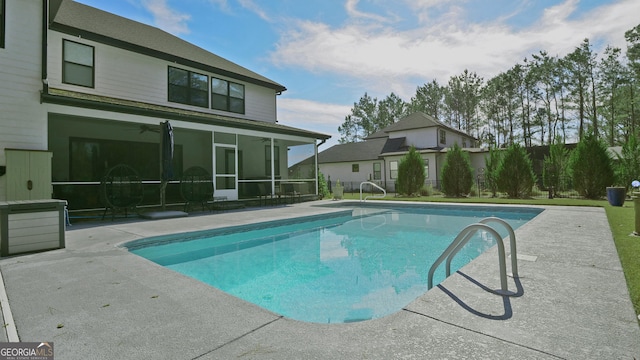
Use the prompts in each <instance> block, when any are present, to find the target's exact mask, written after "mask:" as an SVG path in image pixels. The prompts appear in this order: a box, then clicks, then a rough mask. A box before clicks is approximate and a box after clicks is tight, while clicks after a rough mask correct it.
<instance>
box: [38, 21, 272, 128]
mask: <svg viewBox="0 0 640 360" xmlns="http://www.w3.org/2000/svg"><path fill="white" fill-rule="evenodd" d="M62 38H67V39H69V40H73V41H76V42H81V43H84V44H87V45H91V46H94V48H95V56H96V58H95V64H96V66H95V84H94V88H82V89H80V90H81V91H83V92H86V93H89V94H95V95H100V96H107V97H113V98H119V99H127V100H133V101H140V102H145V103H150V104H156V105H163V106H171V107H174V108H182V109H189V110H195V111H201V112H208V113H212V114H220V115H226V116H233V117H238V118H244V119H251V120H259V121H267V122H272V123H274V122H275V121H276V92H275V90H274V89H270V88H266V87H263V86H259V85H255V84H251V83H244V82H242V81H238V80H237V79H232V78H227V77H223V76H220V75H218V74H214V73H207V72H206V71H203V70H201V69H195V68H191V67H188V66H182V65H180V66H178V64H174V63H170V62H167V61H164V60H160V59H157V58H153V57H150V56H146V55H141V54H137V53H134V52H131V51H127V50H123V49H120V48H115V47H112V46H107V45H104V44H100V43H96V42H92V41H88V40H85V39H77V38H73V37H70V36H67V35H65V34H61V33H58V32H55V31H49V55H48V61H49V66H48V68H49V86H51V87H55V88H60V89H66V90H72V91H80V90H79V89H78V87H77V86H72V85H69V84H64V83H62V73H61V71H62V70H61V69H62V63H61V62H62ZM58 44H59V45H58ZM168 66H175V67H178V68H180V69H184V70H188V71H192V72H195V73H199V74H203V75H207V76H209V77H216V78H220V79H223V80H227V81H231V82H235V83H238V84H241V85H244V88H245V90H244V91H245V113H244V114H236V113H231V112H228V111H220V110H213V109H210V108H202V107H199V106H193V105H186V104H179V103H173V102H169V101H168V95H167V94H168V79H167V76H168V75H167V68H168Z"/></svg>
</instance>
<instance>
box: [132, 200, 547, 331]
mask: <svg viewBox="0 0 640 360" xmlns="http://www.w3.org/2000/svg"><path fill="white" fill-rule="evenodd" d="M388 206H389V205H387V206H386V207H379V206H366V207H359V208H355V209H350V210H345V211H338V212H336V213H333V214H330V215H320V216H318V215H316V216H310V217H303V218H296V219H289V220H283V221H275V222H265V223H258V224H253V225H246V226H237V227H230V228H223V229H215V230H211V231H205V232H196V233H186V234H181V235H178V236H176V235H171V236H163V237H155V238H147V239H141V240H136V241H133V242H130V243H127V244H126V245H125V246H126V247H127V248H128V249H129V250H130V251H131V252H132V253H134V254H137V255H139V256H142V257H145V258H147V259H149V260H151V261H153V262H156V263H158V264H160V265H162V266H165V267H167V268H170V269H172V270H175V271H177V272H180V273H182V274H185V275H187V276H190V277H193V278H195V279H198V280H200V281H202V282H204V283H207V284H209V285H211V286H214V287H216V288H218V289H221V290H223V291H225V292H227V293H229V294H232V295H235V296H237V297H239V298H242V299H244V300H246V301H249V302H252V303H254V304H257V305H259V306H261V307H263V308H266V309H268V310H271V311H273V312H275V313H278V314H281V315H283V316H286V317H289V318H293V319H297V320H302V321H308V322H320V323H343V322H353V321H362V320H368V319H373V318H379V317H382V316H385V315H388V314H391V313H394V312H396V311H398V310H400V309H402V308H403V307H404V306H405V305H407V304H408V303H410V302H411V301H413V300H414V299H416V298H417V297H418V296H420V295H421V294H423V293H424V292H426V291H427V274H428V271H429V268H430V267H431V265H432V264H433V262H434V261H435V260H436V259H437V258H438V256H440V254H442V252H443V251H444V250H445V249H446V247H447V246H448V245H449V244H450V243H451V242H452V241H453V239H454V238H455V237H456V236H457V235H458V233H459V232H460V230H462V229H463V228H464V227H465V226H467V225H469V224H472V223H475V222H478V221H479V220H481V219H483V218H485V217H489V216H497V217H499V218H502V219H503V220H505V221H507V222H508V223H509V224H510V225H511V226H512V227H513V228H514V229H516V228H517V227H519V226H521V225H522V224H524V223H526V222H527V221H529V220H531V219H532V218H533V217H535V216H536V215H537V214H539V213H540V212H541V211H542V210H540V209H534V208H523V207H514V208H512V207H487V206H448V205H421V206H397V207H396V206H395V205H394V207H393V208H389V207H388ZM495 229H496V230H498V232H499V233H500V235H501V236H503V237H505V236H507V232H506V230H505V229H504V228H503V227H501V226H496V227H495ZM494 244H495V240H494V238H493V237H492V236H490V235H488V234H483V233H478V234H477V235H476V236H475V237H474V238H473V239H472V240H471V241H469V243H468V244H467V245H466V246H465V247H464V248H463V249H462V250H461V251H460V252H459V253H458V255H456V257H455V258H454V261H453V263H452V271H455V270H457V269H459V268H460V267H462V266H464V265H465V264H467V263H468V262H470V261H471V260H472V259H474V258H475V257H477V256H478V255H480V254H481V253H483V252H484V251H485V250H487V249H488V248H490V247H491V246H493V245H494ZM443 268H444V266H441V267H440V269H438V271H436V273H435V277H434V284H438V283H439V282H440V281H442V280H443V279H444V270H443ZM496 270H497V269H496Z"/></svg>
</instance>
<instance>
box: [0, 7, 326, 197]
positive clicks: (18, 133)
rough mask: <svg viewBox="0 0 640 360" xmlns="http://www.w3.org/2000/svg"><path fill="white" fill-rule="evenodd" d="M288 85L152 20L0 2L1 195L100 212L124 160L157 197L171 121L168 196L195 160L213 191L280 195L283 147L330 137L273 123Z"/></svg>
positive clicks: (300, 186) (309, 182)
mask: <svg viewBox="0 0 640 360" xmlns="http://www.w3.org/2000/svg"><path fill="white" fill-rule="evenodd" d="M284 91H286V88H285V86H283V85H281V84H279V83H278V82H276V81H273V80H271V79H268V78H266V77H264V76H262V75H260V74H257V73H255V72H253V71H251V70H249V69H246V68H244V67H242V66H240V65H238V64H235V63H233V62H231V61H228V60H226V59H224V58H221V57H219V56H217V55H215V54H213V53H211V52H209V51H207V50H204V49H202V48H200V47H197V46H195V45H193V44H191V43H189V42H186V41H184V40H182V39H180V38H178V37H176V36H173V35H171V34H169V33H166V32H164V31H162V30H160V29H158V28H155V27H153V26H149V25H145V24H142V23H139V22H136V21H133V20H130V19H127V18H124V17H120V16H117V15H114V14H111V13H108V12H105V11H102V10H99V9H96V8H93V7H90V6H87V5H83V4H80V3H77V2H75V1H72V0H0V174H3V175H0V201H5V200H20V199H25V198H43V197H44V198H51V197H54V198H57V199H64V200H67V201H68V203H69V207H70V209H71V210H74V209H94V208H101V207H103V206H104V199H102V198H101V197H102V195H103V194H101V181H102V179H103V177H104V176H105V174H107V173H109V170H110V169H113V168H114V167H115V166H117V165H119V164H126V165H127V166H129V167H130V168H132V169H134V170H135V172H136V173H137V174H138V175H139V176H140V178H141V180H142V186H143V189H144V200H143V203H144V204H157V203H159V187H160V172H161V170H160V167H161V165H160V138H161V135H160V134H159V131H160V128H161V124H162V123H166V122H167V121H169V122H170V124H171V125H172V128H173V141H174V158H173V169H174V171H173V172H174V174H173V178H172V180H171V181H170V182H169V185H168V187H167V198H168V200H169V201H181V199H180V191H179V179H180V177H181V175H182V173H183V172H184V171H185V170H186V169H189V168H192V167H201V168H204V169H205V170H206V171H207V172H208V173H209V174H211V179H212V180H211V181H212V182H213V184H214V188H215V196H225V197H227V198H228V199H242V198H251V197H254V196H257V195H261V194H262V193H264V192H266V193H271V194H275V193H278V192H279V191H280V188H281V185H282V184H283V183H287V182H289V181H290V180H291V179H289V173H288V171H287V169H288V162H289V159H288V154H289V153H290V152H294V153H296V154H306V155H307V156H308V157H309V158H311V159H313V161H314V162H315V159H316V158H317V148H318V145H319V144H321V143H323V142H324V141H326V140H327V139H328V138H329V136H328V135H325V134H320V133H316V132H312V131H307V130H304V129H300V128H295V127H290V126H284V125H281V124H279V123H278V120H277V111H276V110H277V107H276V106H277V97H278V95H280V94H281V93H282V92H284ZM25 159H26V160H25ZM30 164H31V165H30ZM315 168H316V167H315V166H313V167H312V169H311V170H312V171H311V172H307V173H305V176H304V177H298V178H296V179H295V184H296V188H297V191H299V192H301V193H306V194H315V193H316V191H317V190H316V189H317V185H316V181H317V180H316V178H317V177H316V176H315ZM26 184H30V185H29V186H27V185H26ZM29 187H31V188H30V189H29ZM34 189H35V190H38V189H39V190H40V191H39V192H38V193H36V192H34Z"/></svg>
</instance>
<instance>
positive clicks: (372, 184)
mask: <svg viewBox="0 0 640 360" xmlns="http://www.w3.org/2000/svg"><path fill="white" fill-rule="evenodd" d="M364 184H369V185H371V186H373V187H376V188H378V189H380V190H382V193H383V194H382V196H380V195H370V196H367V197H365V198H364V200H362V185H364ZM386 196H387V191H386V190H385V189H383V188H381V187H380V186H378V185H376V184H374V183H372V182H371V181H363V182H361V183H360V201H367V199H368V198H375V199H383V198H385V197H386Z"/></svg>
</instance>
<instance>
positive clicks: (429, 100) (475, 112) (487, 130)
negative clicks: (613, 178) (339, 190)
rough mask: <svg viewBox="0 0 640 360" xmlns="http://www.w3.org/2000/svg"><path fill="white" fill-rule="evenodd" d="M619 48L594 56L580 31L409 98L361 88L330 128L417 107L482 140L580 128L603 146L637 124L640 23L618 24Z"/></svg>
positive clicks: (577, 133) (363, 127)
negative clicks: (507, 64) (572, 41)
mask: <svg viewBox="0 0 640 360" xmlns="http://www.w3.org/2000/svg"><path fill="white" fill-rule="evenodd" d="M625 40H626V42H627V49H626V51H624V52H623V50H622V49H620V48H617V47H612V46H607V47H606V49H605V50H604V53H603V54H602V56H601V57H598V54H596V53H595V52H594V51H593V49H592V44H591V42H590V41H589V39H584V40H583V41H582V43H581V44H580V45H578V46H577V47H576V48H575V49H574V50H573V51H572V52H571V53H569V54H567V55H566V56H564V57H562V58H561V57H558V56H551V55H550V54H548V53H547V52H546V51H540V52H539V53H537V54H532V55H531V56H530V57H528V58H525V59H524V60H523V62H522V63H519V64H516V65H514V66H513V67H511V68H510V69H508V70H506V71H503V72H501V73H499V74H498V75H496V76H494V77H493V78H491V79H489V80H487V81H485V80H484V79H483V78H481V77H479V76H478V75H477V74H476V73H475V72H472V71H469V70H464V71H463V72H462V73H461V74H460V75H455V76H452V77H451V78H449V80H448V82H447V83H446V84H441V83H439V82H438V81H437V80H435V79H434V80H432V81H431V82H429V83H425V84H424V85H422V86H418V87H417V89H416V93H415V95H414V96H412V97H411V100H410V101H409V102H405V101H404V100H402V99H401V98H400V97H399V96H397V95H396V94H394V93H391V94H390V95H388V96H387V97H385V98H384V99H382V100H378V99H377V98H372V97H371V96H369V95H368V94H367V93H365V94H364V96H362V97H361V98H360V100H359V101H358V102H356V103H354V104H353V108H352V109H351V113H350V114H349V115H347V116H346V117H345V119H344V122H343V123H342V125H340V127H339V128H338V131H339V133H340V135H341V137H340V139H339V141H340V143H348V142H358V141H362V140H363V139H364V138H366V137H367V136H369V135H371V134H373V133H375V132H377V131H379V130H381V129H383V128H385V127H387V126H388V125H390V124H393V123H394V122H395V121H397V120H399V119H400V118H402V117H404V116H406V115H408V114H411V113H414V112H417V111H421V112H424V113H425V114H427V115H431V116H433V117H434V118H436V119H437V120H439V121H441V122H443V123H445V124H447V125H449V126H451V127H454V128H456V129H459V130H462V131H464V132H467V133H468V134H470V135H472V136H474V137H476V138H477V139H479V141H480V145H484V146H488V147H506V146H509V145H512V144H520V145H523V146H525V147H528V146H533V145H550V144H554V143H557V142H560V143H568V142H576V141H580V140H582V139H583V138H584V137H585V136H586V135H587V134H592V135H593V136H594V137H595V138H596V139H600V140H601V141H604V142H605V143H606V144H608V145H610V146H615V145H620V144H623V143H626V142H627V141H628V139H629V138H630V137H632V136H633V135H637V134H638V133H639V132H640V109H639V107H640V106H639V104H640V24H639V25H637V26H636V27H634V28H633V29H630V30H628V31H626V32H625Z"/></svg>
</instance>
